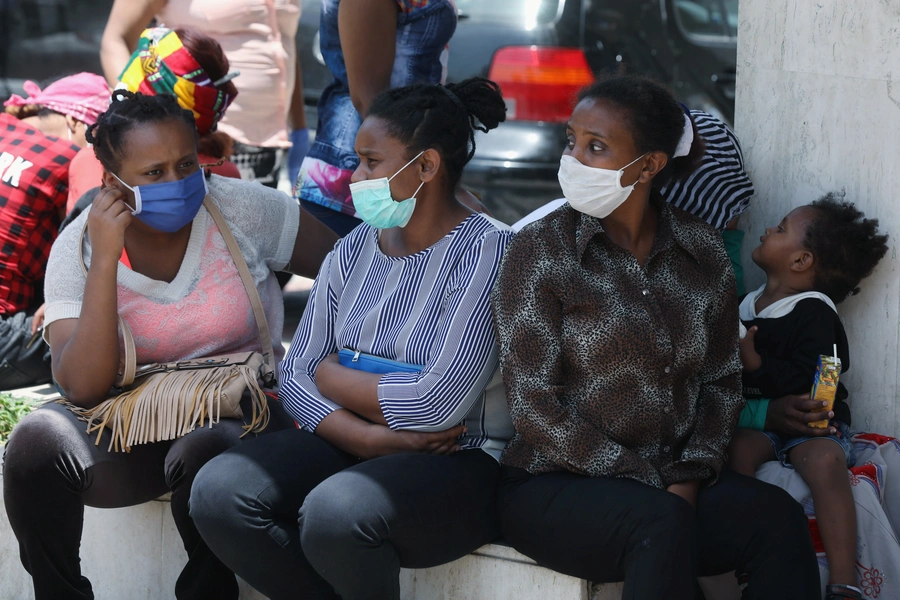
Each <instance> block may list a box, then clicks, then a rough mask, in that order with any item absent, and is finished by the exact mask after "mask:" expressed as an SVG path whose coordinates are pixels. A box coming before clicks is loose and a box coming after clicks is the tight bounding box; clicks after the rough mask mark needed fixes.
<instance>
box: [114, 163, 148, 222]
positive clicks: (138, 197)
mask: <svg viewBox="0 0 900 600" xmlns="http://www.w3.org/2000/svg"><path fill="white" fill-rule="evenodd" d="M111 175H112V176H113V177H115V178H116V179H118V180H119V183H121V184H122V185H124V186H125V187H127V188H128V189H129V190H131V191H132V193H133V194H134V206H135V207H134V208H131V206H128V203H127V202H125V200H122V202H123V203H124V204H125V206H128V208H131V214H132V215H136V214H138V213H140V212H141V192H140V190H139V189H137V190H136V189H134V188H133V187H131V186H130V185H128V184H127V183H125V182H124V181H122V179H121V178H120V177H119V176H118V175H116V174H115V173H111ZM134 187H136V188H139V187H140V186H134Z"/></svg>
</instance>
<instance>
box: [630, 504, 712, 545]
mask: <svg viewBox="0 0 900 600" xmlns="http://www.w3.org/2000/svg"><path fill="white" fill-rule="evenodd" d="M696 527H697V520H696V512H695V510H694V507H692V506H691V505H690V503H688V501H687V500H685V499H684V498H682V497H681V496H678V495H676V494H672V493H668V492H667V493H666V494H664V495H659V496H657V497H654V501H653V504H652V505H651V506H648V507H645V508H644V510H643V511H642V513H641V514H640V515H639V517H638V520H637V521H636V523H635V527H634V532H633V534H632V536H631V538H632V539H631V541H632V544H633V545H636V546H637V547H642V548H646V547H648V546H650V545H651V544H653V545H656V546H659V545H664V546H670V547H671V548H673V549H675V550H676V551H682V552H683V551H687V550H685V549H689V548H691V547H692V545H693V538H694V537H695V536H696ZM679 549H680V550H679Z"/></svg>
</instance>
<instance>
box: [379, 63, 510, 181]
mask: <svg viewBox="0 0 900 600" xmlns="http://www.w3.org/2000/svg"><path fill="white" fill-rule="evenodd" d="M369 116H370V117H377V118H378V119H381V120H382V121H384V123H385V124H386V129H387V131H388V133H389V134H390V136H391V137H393V138H395V139H396V140H398V141H400V143H402V144H403V145H404V146H406V148H407V150H408V152H409V156H408V157H412V156H415V155H416V154H418V153H419V152H421V151H423V150H427V149H428V148H434V149H435V150H437V151H438V152H439V153H440V155H441V160H442V161H443V163H444V166H445V168H446V170H447V176H448V182H447V184H448V186H449V189H451V190H453V189H456V185H457V183H459V180H460V178H461V177H462V172H463V168H464V167H465V166H466V164H467V163H468V162H469V161H470V160H471V159H472V156H473V155H474V154H475V130H476V129H478V130H479V131H483V132H485V133H486V132H487V131H489V130H491V129H494V128H496V127H497V125H499V124H500V123H501V122H502V121H505V120H506V104H505V103H504V102H503V97H502V96H501V95H500V86H498V85H497V84H496V83H494V82H493V81H490V80H489V79H485V78H483V77H472V78H471V79H466V80H464V81H461V82H459V83H455V84H454V83H451V84H448V85H447V86H446V87H444V86H441V85H433V84H415V85H409V86H406V87H400V88H394V89H391V90H387V91H385V92H382V93H381V94H379V95H378V97H376V98H375V100H374V101H373V102H372V106H371V108H369Z"/></svg>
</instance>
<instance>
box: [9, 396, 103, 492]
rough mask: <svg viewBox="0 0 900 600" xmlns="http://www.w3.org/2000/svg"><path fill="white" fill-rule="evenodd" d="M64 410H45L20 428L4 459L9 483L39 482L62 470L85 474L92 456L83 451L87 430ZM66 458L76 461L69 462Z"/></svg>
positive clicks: (38, 411)
mask: <svg viewBox="0 0 900 600" xmlns="http://www.w3.org/2000/svg"><path fill="white" fill-rule="evenodd" d="M64 410H65V409H63V408H62V407H59V410H57V407H49V406H48V407H44V408H41V409H39V410H36V411H34V412H33V413H31V414H29V415H27V416H26V417H25V418H23V419H22V420H21V421H20V422H19V424H18V425H16V428H15V429H14V430H13V432H12V435H11V436H10V438H9V441H8V442H7V444H6V452H5V454H4V456H3V463H4V468H3V479H4V481H5V482H8V483H9V484H12V483H13V482H16V485H23V484H27V483H29V482H32V483H36V479H37V478H38V477H40V476H41V475H42V474H46V473H53V472H57V473H58V472H61V471H60V468H61V467H62V468H63V469H64V470H66V471H71V472H72V473H71V474H72V475H79V474H82V473H83V470H84V467H85V465H83V464H82V463H83V462H84V459H86V457H87V454H88V452H87V451H82V449H81V446H83V445H85V444H84V442H85V441H86V436H85V434H84V429H83V428H81V427H80V426H79V424H78V423H77V422H73V420H72V419H70V418H69V417H68V415H66V414H65V413H64V412H62V411H64ZM66 455H70V456H71V457H72V459H69V460H67V459H65V458H64V457H65V456H66ZM82 455H84V456H82ZM79 467H81V468H79Z"/></svg>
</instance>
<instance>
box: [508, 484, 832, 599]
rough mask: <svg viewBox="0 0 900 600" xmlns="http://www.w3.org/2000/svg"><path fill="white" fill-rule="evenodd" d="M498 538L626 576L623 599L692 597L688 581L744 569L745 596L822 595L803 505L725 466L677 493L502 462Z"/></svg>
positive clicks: (546, 558) (579, 571)
mask: <svg viewBox="0 0 900 600" xmlns="http://www.w3.org/2000/svg"><path fill="white" fill-rule="evenodd" d="M497 495H498V498H499V510H500V526H501V529H502V531H503V537H504V538H505V539H506V540H507V541H508V542H509V543H510V544H512V545H513V547H514V548H516V550H518V551H519V552H521V553H523V554H525V555H527V556H530V557H531V558H533V559H534V560H536V561H537V562H538V563H539V564H541V565H543V566H545V567H549V568H551V569H554V570H556V571H559V572H561V573H566V574H568V575H573V576H575V577H581V578H584V579H588V580H590V581H593V582H597V583H601V582H611V581H622V580H624V581H625V589H624V592H623V594H622V599H623V600H657V599H663V598H664V599H666V600H692V599H693V597H694V579H695V577H697V576H698V575H700V576H703V575H715V574H720V573H726V572H728V571H732V570H737V572H738V573H747V574H749V577H750V579H749V585H748V587H747V594H748V595H747V597H748V598H750V599H759V600H763V599H765V600H814V599H821V595H820V594H821V592H820V589H819V569H818V564H817V562H816V555H815V551H814V550H813V545H812V541H811V539H810V535H809V530H808V525H807V519H806V516H805V515H804V514H803V509H802V508H801V507H800V505H799V504H797V503H796V502H795V501H794V500H793V499H792V498H791V497H790V496H789V495H788V494H787V493H786V492H784V491H783V490H781V489H780V488H777V487H775V486H772V485H769V484H767V483H763V482H760V481H757V480H755V479H752V478H750V477H744V476H743V475H738V474H737V473H733V472H731V471H725V472H723V473H722V476H721V477H720V478H719V481H718V483H716V485H714V486H712V487H709V488H706V489H704V490H702V491H701V492H700V495H699V498H698V500H697V508H696V511H695V510H694V509H692V508H691V506H690V505H689V504H688V503H687V502H685V501H684V500H683V499H682V498H680V497H678V496H676V495H675V494H672V493H670V492H667V491H665V490H661V489H657V488H653V487H650V486H648V485H645V484H643V483H639V482H636V481H633V480H630V479H611V478H605V477H604V478H590V477H584V476H581V475H575V474H573V473H568V472H556V473H548V474H545V475H529V474H528V473H527V472H526V471H524V470H522V469H513V468H509V467H503V469H502V471H501V477H500V486H499V489H498V492H497Z"/></svg>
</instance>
